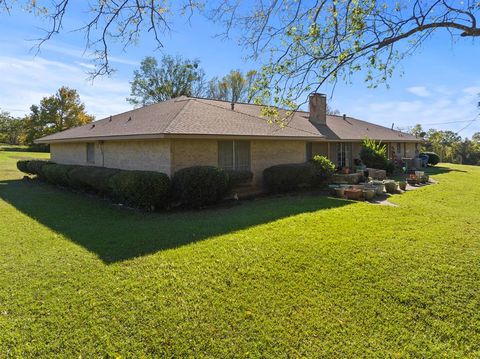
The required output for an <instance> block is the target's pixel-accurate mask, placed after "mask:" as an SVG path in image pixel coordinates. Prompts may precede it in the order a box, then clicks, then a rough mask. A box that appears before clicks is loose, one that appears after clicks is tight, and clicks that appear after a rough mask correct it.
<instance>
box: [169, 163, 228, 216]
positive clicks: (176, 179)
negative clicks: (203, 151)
mask: <svg viewBox="0 0 480 359" xmlns="http://www.w3.org/2000/svg"><path fill="white" fill-rule="evenodd" d="M172 186H173V193H174V196H175V198H176V199H177V200H179V201H180V202H181V203H182V204H183V205H185V206H188V207H193V208H200V207H202V206H205V205H208V204H213V203H216V202H219V201H220V200H221V199H222V198H223V197H225V195H226V194H227V193H228V175H227V173H226V172H225V171H223V170H222V169H220V168H217V167H212V166H194V167H187V168H184V169H181V170H179V171H177V172H176V173H175V175H174V176H173V179H172Z"/></svg>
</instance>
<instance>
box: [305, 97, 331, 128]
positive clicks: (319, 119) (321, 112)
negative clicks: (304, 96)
mask: <svg viewBox="0 0 480 359" xmlns="http://www.w3.org/2000/svg"><path fill="white" fill-rule="evenodd" d="M308 100H309V106H308V110H309V112H310V122H312V123H314V124H317V125H326V124H327V97H326V96H325V95H324V94H321V93H312V94H310V97H309V99H308Z"/></svg>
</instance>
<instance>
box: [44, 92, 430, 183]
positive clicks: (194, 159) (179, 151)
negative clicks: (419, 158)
mask: <svg viewBox="0 0 480 359" xmlns="http://www.w3.org/2000/svg"><path fill="white" fill-rule="evenodd" d="M261 108H262V107H261V106H258V105H254V104H245V103H235V104H231V103H229V102H226V101H218V100H210V99H203V98H195V97H186V96H181V97H178V98H175V99H171V100H168V101H164V102H161V103H157V104H154V105H150V106H145V107H142V108H138V109H134V110H132V111H128V112H125V113H121V114H118V115H115V116H110V117H108V118H105V119H102V120H99V121H95V122H93V123H91V124H88V125H84V126H80V127H75V128H71V129H68V130H65V131H62V132H58V133H55V134H52V135H49V136H45V137H42V138H40V139H38V140H37V141H36V142H37V143H47V144H50V151H51V159H52V161H54V162H56V163H61V164H76V165H91V166H102V167H109V168H119V169H127V170H148V171H160V172H164V173H166V174H168V175H173V174H174V173H175V171H177V170H179V169H181V168H185V167H189V166H195V165H210V166H219V167H222V168H225V169H238V170H251V171H252V172H253V174H254V180H253V181H254V184H257V185H258V184H261V180H262V172H263V170H264V169H265V168H267V167H270V166H273V165H276V164H282V163H301V162H305V161H306V160H308V159H310V158H311V157H312V156H313V155H316V154H320V155H324V156H327V157H328V158H329V159H330V160H332V161H333V162H334V163H335V164H336V165H337V166H339V167H342V166H350V167H351V166H352V163H353V159H355V158H358V157H359V153H360V148H361V142H362V140H363V139H365V138H366V137H368V138H370V139H374V140H381V141H382V142H383V143H385V144H386V145H387V146H388V153H389V154H390V155H392V156H393V155H395V156H396V157H397V158H402V157H413V156H414V155H415V152H416V149H418V147H419V143H421V141H422V140H421V139H418V138H416V137H415V136H412V135H410V134H408V133H403V132H400V131H397V130H393V129H390V128H387V127H383V126H379V125H375V124H373V123H369V122H365V121H361V120H357V119H355V118H352V117H348V116H345V115H343V116H332V115H327V111H326V110H327V104H326V97H325V96H324V95H322V94H312V95H310V98H309V112H304V111H297V112H295V113H294V114H293V115H292V116H291V118H289V120H288V123H287V124H286V125H285V126H283V127H281V126H278V125H276V124H272V123H271V122H269V121H268V119H266V118H264V117H262V116H261Z"/></svg>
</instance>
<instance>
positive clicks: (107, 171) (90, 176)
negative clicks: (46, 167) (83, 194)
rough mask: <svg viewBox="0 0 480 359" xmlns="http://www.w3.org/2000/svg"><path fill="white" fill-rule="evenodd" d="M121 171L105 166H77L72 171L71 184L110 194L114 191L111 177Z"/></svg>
mask: <svg viewBox="0 0 480 359" xmlns="http://www.w3.org/2000/svg"><path fill="white" fill-rule="evenodd" d="M119 171H120V170H118V169H113V168H105V167H93V166H92V167H91V166H76V167H75V168H74V169H73V170H72V171H71V172H70V185H71V186H72V187H75V188H77V189H81V190H85V191H95V192H98V193H100V194H109V193H111V192H112V189H111V186H110V179H111V178H112V177H113V176H114V175H116V174H117V173H118V172H119Z"/></svg>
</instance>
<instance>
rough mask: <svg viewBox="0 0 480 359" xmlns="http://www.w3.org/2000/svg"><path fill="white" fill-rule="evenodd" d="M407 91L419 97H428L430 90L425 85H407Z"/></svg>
mask: <svg viewBox="0 0 480 359" xmlns="http://www.w3.org/2000/svg"><path fill="white" fill-rule="evenodd" d="M407 91H408V92H410V93H412V94H414V95H416V96H419V97H429V96H430V95H431V93H430V91H428V90H427V88H426V87H425V86H413V87H409V88H407Z"/></svg>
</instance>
